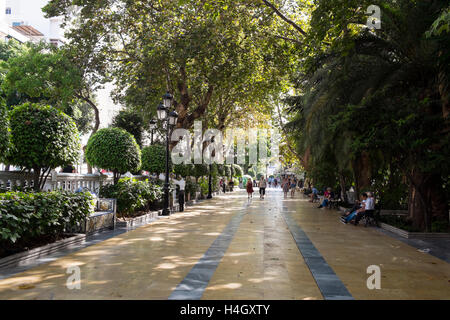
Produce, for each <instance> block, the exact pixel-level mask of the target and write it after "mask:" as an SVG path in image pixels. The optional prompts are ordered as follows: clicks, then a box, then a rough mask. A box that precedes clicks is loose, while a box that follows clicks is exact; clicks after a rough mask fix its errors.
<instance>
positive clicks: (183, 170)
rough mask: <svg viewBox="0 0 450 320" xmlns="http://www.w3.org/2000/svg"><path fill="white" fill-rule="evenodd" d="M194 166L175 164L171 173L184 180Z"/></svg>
mask: <svg viewBox="0 0 450 320" xmlns="http://www.w3.org/2000/svg"><path fill="white" fill-rule="evenodd" d="M193 168H194V166H193V165H192V164H183V163H182V164H175V165H174V166H173V173H175V174H176V175H178V176H182V177H183V178H186V177H187V176H190V175H191V172H192V171H193Z"/></svg>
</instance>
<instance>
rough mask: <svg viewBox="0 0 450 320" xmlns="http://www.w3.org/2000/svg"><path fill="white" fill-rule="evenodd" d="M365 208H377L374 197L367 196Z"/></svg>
mask: <svg viewBox="0 0 450 320" xmlns="http://www.w3.org/2000/svg"><path fill="white" fill-rule="evenodd" d="M365 208H366V210H374V209H375V204H374V202H373V198H372V197H370V198H367V200H366V206H365Z"/></svg>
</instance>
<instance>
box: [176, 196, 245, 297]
mask: <svg viewBox="0 0 450 320" xmlns="http://www.w3.org/2000/svg"><path fill="white" fill-rule="evenodd" d="M248 206H249V204H247V203H246V204H245V205H244V208H246V207H248ZM245 214H246V210H242V211H240V212H238V213H237V214H235V215H234V216H233V217H232V218H231V221H230V222H229V223H228V225H227V226H226V227H225V229H224V230H223V231H222V233H221V234H220V235H219V236H218V237H217V238H216V240H214V242H213V244H212V245H211V247H209V249H208V250H206V252H205V254H204V255H203V257H202V258H200V260H199V261H198V262H197V264H196V265H195V266H194V267H192V269H191V271H189V273H188V274H187V275H186V277H185V278H184V279H183V281H181V282H180V283H179V284H178V286H177V287H176V288H175V290H174V291H173V292H172V294H171V295H170V296H169V300H200V299H201V298H202V296H203V293H204V291H205V289H206V287H207V286H208V283H209V281H210V280H211V277H212V276H213V274H214V272H216V269H217V267H218V265H219V263H220V261H221V260H222V258H223V256H224V255H225V252H226V251H227V249H228V247H229V246H230V243H231V241H232V240H233V237H234V235H235V233H236V231H237V229H238V228H239V225H240V224H241V221H242V218H243V217H244V215H245Z"/></svg>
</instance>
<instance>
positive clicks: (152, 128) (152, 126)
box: [150, 119, 158, 145]
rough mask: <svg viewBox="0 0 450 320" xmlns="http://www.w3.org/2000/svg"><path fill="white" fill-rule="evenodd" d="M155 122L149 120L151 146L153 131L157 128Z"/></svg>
mask: <svg viewBox="0 0 450 320" xmlns="http://www.w3.org/2000/svg"><path fill="white" fill-rule="evenodd" d="M157 124H158V123H157V122H156V120H153V119H152V120H150V131H151V144H152V145H153V133H154V131H155V129H156V126H157Z"/></svg>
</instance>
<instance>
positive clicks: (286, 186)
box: [281, 177, 298, 199]
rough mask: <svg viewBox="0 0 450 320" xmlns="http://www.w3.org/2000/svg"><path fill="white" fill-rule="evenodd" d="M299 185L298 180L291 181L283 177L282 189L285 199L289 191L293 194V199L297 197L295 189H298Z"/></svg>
mask: <svg viewBox="0 0 450 320" xmlns="http://www.w3.org/2000/svg"><path fill="white" fill-rule="evenodd" d="M297 184H298V181H297V178H295V177H294V178H292V179H291V178H288V177H283V182H282V183H281V188H282V189H283V192H284V198H285V199H286V198H287V196H288V193H289V191H290V192H291V197H294V196H295V189H296V188H297Z"/></svg>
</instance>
